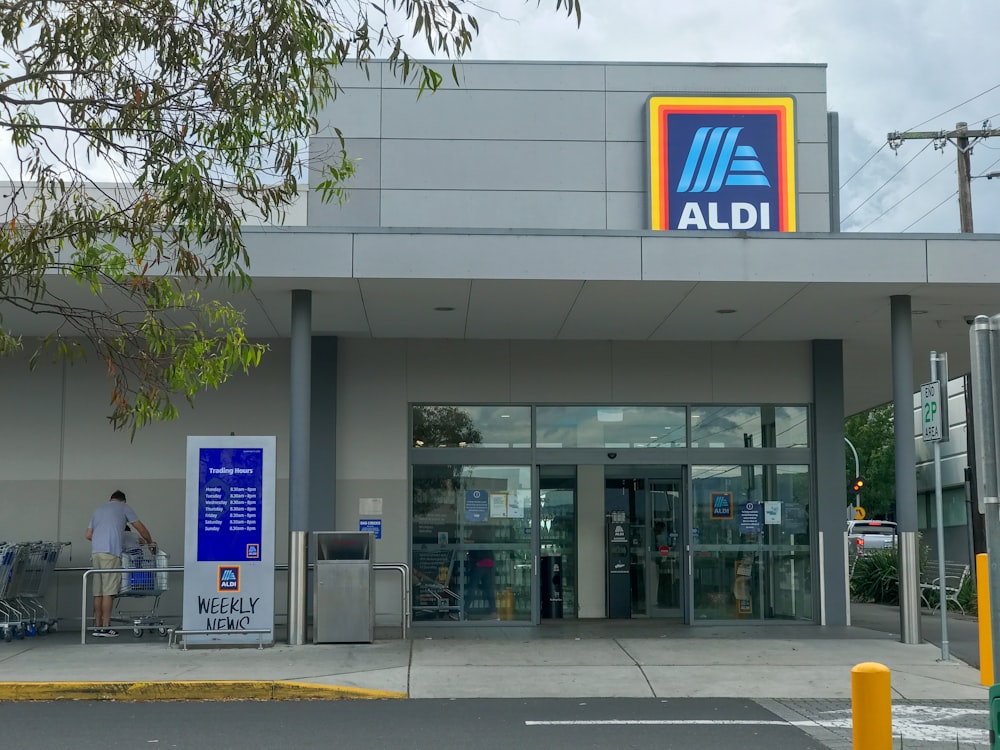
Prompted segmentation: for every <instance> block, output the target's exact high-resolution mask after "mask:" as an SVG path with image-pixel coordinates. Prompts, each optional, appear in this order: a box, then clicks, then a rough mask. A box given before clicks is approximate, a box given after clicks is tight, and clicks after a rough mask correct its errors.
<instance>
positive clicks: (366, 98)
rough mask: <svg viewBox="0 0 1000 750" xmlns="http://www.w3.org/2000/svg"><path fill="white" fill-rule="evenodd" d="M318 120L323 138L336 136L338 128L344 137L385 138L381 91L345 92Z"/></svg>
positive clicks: (323, 111)
mask: <svg viewBox="0 0 1000 750" xmlns="http://www.w3.org/2000/svg"><path fill="white" fill-rule="evenodd" d="M316 119H317V122H318V124H319V132H318V135H319V136H320V137H328V138H333V137H335V136H336V132H335V131H334V128H336V129H339V130H340V133H341V135H343V136H344V137H345V138H378V137H379V136H381V135H382V90H381V89H378V88H364V89H344V90H343V91H341V92H340V93H339V94H337V98H336V99H334V100H333V101H331V102H328V103H327V105H326V106H325V107H323V109H322V111H320V113H319V114H318V115H317V117H316Z"/></svg>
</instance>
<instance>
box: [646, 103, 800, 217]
mask: <svg viewBox="0 0 1000 750" xmlns="http://www.w3.org/2000/svg"><path fill="white" fill-rule="evenodd" d="M648 117H649V198H650V226H651V227H652V228H653V229H658V230H663V229H673V230H678V229H702V230H710V229H727V230H734V229H735V230H750V231H776V232H794V231H795V219H796V215H795V100H794V99H793V98H792V97H787V96H786V97H749V96H743V97H733V96H651V97H650V98H649V111H648Z"/></svg>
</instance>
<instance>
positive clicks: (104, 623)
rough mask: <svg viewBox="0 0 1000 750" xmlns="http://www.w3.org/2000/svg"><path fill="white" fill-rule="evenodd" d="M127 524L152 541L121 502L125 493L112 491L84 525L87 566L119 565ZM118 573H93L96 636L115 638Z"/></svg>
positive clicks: (129, 509)
mask: <svg viewBox="0 0 1000 750" xmlns="http://www.w3.org/2000/svg"><path fill="white" fill-rule="evenodd" d="M127 524H131V525H132V528H133V529H135V530H136V531H137V532H138V534H139V536H140V537H141V539H142V541H143V542H145V543H146V544H152V543H153V537H152V535H151V534H150V533H149V529H147V528H146V527H145V525H144V524H143V523H142V521H140V520H139V516H137V515H136V513H135V511H134V510H132V508H130V507H129V506H128V505H126V504H125V493H124V492H122V491H121V490H115V491H114V492H113V493H111V499H110V500H109V501H108V502H107V503H105V504H104V505H102V506H101V507H99V508H98V509H97V510H95V511H94V515H93V516H92V517H91V519H90V524H89V525H88V526H87V539H88V540H89V541H90V565H91V567H92V568H100V569H110V568H120V567H121V566H122V536H123V533H124V531H125V526H126V525H127ZM121 585H122V574H121V573H95V574H94V584H93V590H94V628H95V630H94V635H95V636H97V637H99V638H115V637H117V636H118V631H116V630H112V629H111V627H110V625H111V606H112V601H113V599H112V597H114V595H115V594H117V593H118V592H119V591H120V590H121Z"/></svg>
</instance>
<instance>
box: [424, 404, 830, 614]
mask: <svg viewBox="0 0 1000 750" xmlns="http://www.w3.org/2000/svg"><path fill="white" fill-rule="evenodd" d="M411 419H412V434H411V456H412V458H413V464H412V513H411V518H412V528H411V539H412V573H413V588H414V591H413V616H414V619H415V620H416V621H421V620H423V621H445V622H466V623H471V622H478V623H487V622H494V623H505V622H506V623H511V622H521V623H537V622H539V621H540V620H541V619H546V618H550V617H577V616H585V617H594V616H600V611H599V608H600V606H601V599H600V598H597V599H596V601H595V595H596V596H597V597H599V596H600V591H601V588H602V587H606V586H609V585H610V583H608V581H610V580H611V579H607V581H606V580H604V579H603V576H604V575H607V573H604V574H601V573H599V568H598V567H597V566H598V565H600V564H601V563H598V560H601V561H605V562H606V561H608V560H610V559H611V558H610V556H609V554H608V552H609V550H610V547H609V548H608V549H604V548H603V547H602V545H608V544H611V542H609V541H608V539H607V538H605V541H604V542H601V541H600V539H601V537H602V536H603V535H605V534H606V532H607V529H604V528H601V526H602V525H605V524H607V523H608V522H609V521H610V526H608V528H610V527H611V526H613V525H614V523H615V516H614V513H616V512H619V511H618V510H617V509H618V508H619V506H621V508H622V509H623V511H624V512H625V516H623V517H624V518H626V519H627V523H626V524H625V526H626V528H625V529H624V533H626V534H627V537H628V539H627V544H628V555H627V559H628V562H627V569H628V586H627V587H626V590H625V591H624V596H625V599H624V602H625V609H626V613H625V615H617V614H616V615H614V616H626V617H628V616H632V617H671V618H682V619H684V620H685V621H687V622H697V621H701V622H720V621H721V622H725V621H744V622H746V621H761V622H765V621H776V620H812V619H813V617H814V614H815V613H814V611H813V599H812V586H813V566H812V560H813V557H814V555H813V550H812V549H811V539H812V532H813V529H812V528H811V524H810V507H811V498H812V487H811V481H812V480H811V474H810V466H811V464H812V460H813V458H812V455H811V449H810V437H809V436H810V427H809V409H808V407H806V406H804V405H730V406H718V405H710V406H707V405H691V406H628V405H611V406H604V405H592V406H585V405H580V406H577V405H559V406H547V405H538V406H529V405H518V406H512V405H499V406H465V405H446V404H444V405H441V404H439V405H414V406H413V407H412V412H411ZM468 449H475V454H474V455H475V456H476V461H475V462H470V461H468V460H467V459H468V458H469V457H470V456H472V455H473V454H470V453H468ZM560 458H561V460H559V459H560ZM712 458H717V459H721V460H716V461H712V460H711V459H712ZM706 459H708V460H706ZM601 465H603V469H601V468H600V466H601ZM584 467H587V470H586V471H585V472H584V471H583V468H584ZM595 468H597V472H595ZM601 472H603V480H601V476H602V474H601ZM581 478H583V479H581ZM581 481H582V482H583V483H582V484H581ZM597 482H600V483H599V484H598V483H597ZM535 483H537V486H534V485H535ZM612 495H614V496H615V497H612ZM618 495H621V497H618ZM616 498H617V499H616ZM612 506H614V509H612ZM581 539H586V540H587V541H586V543H585V544H581V541H580V540H581ZM609 568H610V565H609ZM553 571H555V574H554V573H553ZM598 576H602V577H601V578H599V577H598ZM550 579H551V580H550ZM621 580H622V579H621V578H615V581H621ZM554 581H557V582H558V586H556V587H555V588H553V585H552V584H553V582H554ZM556 589H558V590H556ZM609 590H610V589H607V588H605V594H606V595H607V592H608V591H609ZM581 592H583V594H581ZM581 598H585V600H586V602H587V604H586V612H584V611H583V610H581V604H580V600H581ZM617 601H619V600H618V599H616V602H617ZM610 602H611V600H610V599H607V600H606V601H605V602H604V605H605V608H606V612H605V616H610V615H609V614H608V613H610V612H611V611H612V610H611V609H607V608H609V607H612V604H611V603H610ZM595 607H596V608H597V609H595ZM629 608H630V611H628V610H629ZM615 611H617V609H616V610H615Z"/></svg>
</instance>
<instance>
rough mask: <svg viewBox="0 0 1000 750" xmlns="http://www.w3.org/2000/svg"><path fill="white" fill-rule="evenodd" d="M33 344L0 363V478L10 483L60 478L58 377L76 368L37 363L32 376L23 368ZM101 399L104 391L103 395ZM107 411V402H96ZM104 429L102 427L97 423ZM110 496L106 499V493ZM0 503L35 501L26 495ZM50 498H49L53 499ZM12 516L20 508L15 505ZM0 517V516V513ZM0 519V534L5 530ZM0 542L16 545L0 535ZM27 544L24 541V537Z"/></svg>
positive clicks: (102, 424)
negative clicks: (0, 418) (0, 422)
mask: <svg viewBox="0 0 1000 750" xmlns="http://www.w3.org/2000/svg"><path fill="white" fill-rule="evenodd" d="M37 343H38V342H37V341H33V340H30V339H29V340H26V341H25V342H24V352H23V353H21V354H18V355H17V356H10V357H3V358H0V383H2V385H3V387H2V388H0V413H2V414H3V415H4V424H5V425H7V428H6V429H3V430H0V477H2V478H3V479H4V481H12V480H25V481H31V480H58V479H59V478H60V475H61V465H60V456H61V451H62V449H63V445H62V440H61V434H60V430H61V427H60V422H61V419H62V413H63V409H64V398H65V395H64V393H63V376H64V368H68V369H67V370H66V372H65V375H66V376H67V377H69V375H70V374H71V373H72V372H75V371H77V370H79V369H80V367H71V366H70V364H69V363H66V364H57V363H51V362H50V360H49V358H48V357H42V358H41V359H40V361H39V363H38V366H37V367H36V368H35V369H34V370H32V369H31V368H29V366H28V362H29V358H30V354H31V352H33V351H34V348H35V346H37ZM105 394H107V389H105ZM101 405H102V406H107V398H106V397H105V398H104V399H103V400H102V401H101ZM98 424H99V425H100V427H101V428H102V429H107V427H106V422H99V423H98ZM109 494H110V493H109ZM0 497H6V498H11V499H13V498H28V497H32V498H33V500H32V501H33V502H34V499H40V497H36V496H32V495H8V494H6V493H0ZM53 497H55V496H53ZM14 505H15V507H16V508H17V509H18V512H21V513H23V512H24V507H23V505H22V504H20V503H15V504H14ZM0 512H2V511H0ZM3 520H4V519H3V518H2V517H0V529H9V528H11V527H10V526H9V525H4V524H3ZM0 537H3V541H16V540H12V539H10V537H9V536H7V535H5V534H4V533H3V532H0ZM26 538H30V537H26Z"/></svg>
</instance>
